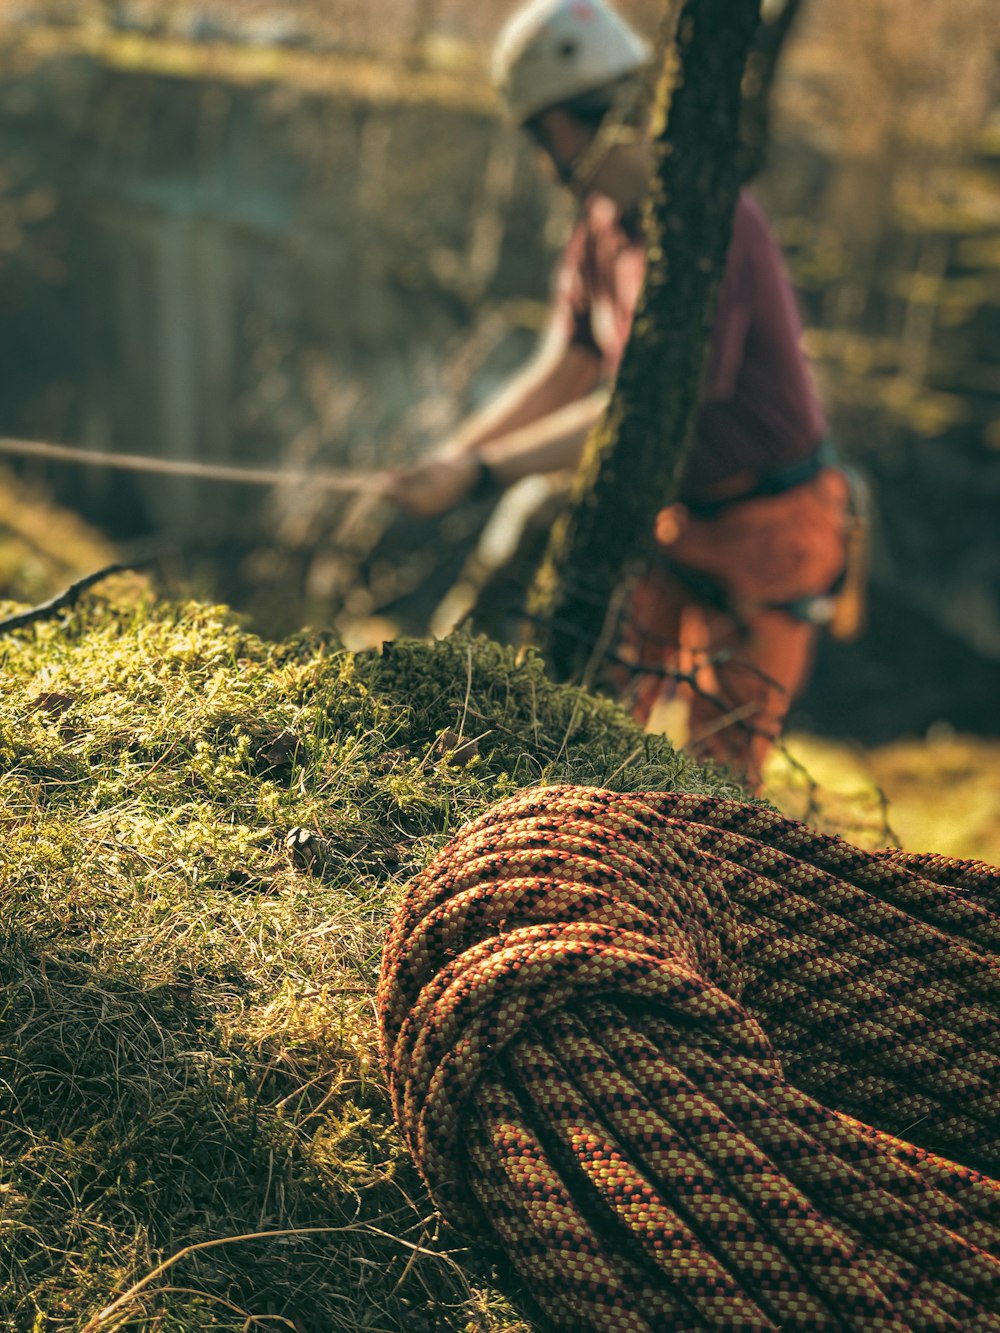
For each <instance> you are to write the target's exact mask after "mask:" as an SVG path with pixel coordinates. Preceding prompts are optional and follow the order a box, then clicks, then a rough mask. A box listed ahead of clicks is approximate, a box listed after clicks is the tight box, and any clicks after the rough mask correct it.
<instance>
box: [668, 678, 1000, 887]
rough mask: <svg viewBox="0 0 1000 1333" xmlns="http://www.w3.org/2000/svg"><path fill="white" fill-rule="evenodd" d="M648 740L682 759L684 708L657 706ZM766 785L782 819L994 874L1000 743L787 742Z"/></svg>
mask: <svg viewBox="0 0 1000 1333" xmlns="http://www.w3.org/2000/svg"><path fill="white" fill-rule="evenodd" d="M650 730H651V731H660V732H663V733H664V734H665V735H666V736H668V737H669V738H670V740H671V741H672V742H673V743H674V744H675V745H677V746H678V747H679V748H681V749H683V746H684V740H685V720H684V709H683V706H682V705H680V704H677V703H673V704H672V703H669V702H667V703H663V704H660V705H658V706H657V708H656V709H655V710H654V713H653V716H652V718H651V719H650ZM764 776H765V788H764V791H763V793H762V795H763V796H764V797H765V798H766V799H767V800H769V801H772V802H773V803H774V804H775V805H776V806H778V808H779V809H781V810H783V811H784V812H785V813H786V814H788V815H791V816H793V817H794V818H795V819H802V820H805V821H806V822H807V823H809V824H812V825H814V826H815V827H817V828H821V829H823V830H824V831H825V832H829V833H838V834H840V836H841V837H843V838H847V839H849V840H850V841H851V842H853V843H856V844H857V845H858V846H861V847H872V848H874V847H885V846H895V847H903V848H905V849H906V850H907V851H911V852H940V853H941V854H942V855H944V856H960V857H975V858H976V859H978V860H982V861H989V862H990V863H991V864H993V865H1000V740H984V739H981V738H979V737H976V736H960V735H956V734H955V733H954V732H953V731H952V730H951V729H950V728H949V727H948V726H947V725H946V724H939V725H938V726H937V727H935V728H932V729H931V731H930V732H929V733H928V735H927V736H926V737H925V738H924V739H916V738H913V739H907V740H899V741H894V742H892V744H890V745H880V746H876V747H875V748H873V749H865V748H864V747H863V746H861V745H859V744H857V743H856V742H852V741H837V740H828V739H824V738H821V737H819V736H810V735H807V734H805V733H802V732H792V733H790V734H789V735H787V736H785V737H784V738H783V740H782V741H781V743H780V745H779V746H778V747H777V748H776V749H775V750H774V751H773V752H772V754H771V757H770V759H769V761H768V763H767V766H766V768H765V774H764Z"/></svg>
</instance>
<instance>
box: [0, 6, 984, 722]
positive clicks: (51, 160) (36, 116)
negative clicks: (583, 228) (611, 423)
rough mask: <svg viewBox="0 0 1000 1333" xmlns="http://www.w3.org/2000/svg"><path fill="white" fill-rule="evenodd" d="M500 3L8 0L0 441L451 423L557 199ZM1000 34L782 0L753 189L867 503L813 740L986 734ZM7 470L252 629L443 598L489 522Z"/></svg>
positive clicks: (353, 460)
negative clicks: (542, 165) (505, 81)
mask: <svg viewBox="0 0 1000 1333" xmlns="http://www.w3.org/2000/svg"><path fill="white" fill-rule="evenodd" d="M622 8H623V9H624V10H626V11H627V13H628V14H629V15H630V16H631V17H632V18H633V19H634V20H635V21H636V22H637V23H639V24H640V25H641V26H643V27H644V28H645V29H646V30H647V31H650V32H652V31H653V30H655V26H656V22H657V20H658V18H659V16H660V13H661V11H662V8H663V7H662V6H661V4H659V3H656V2H655V0H630V2H623V4H622ZM507 9H508V6H507V5H506V4H502V3H498V2H497V0H488V2H487V3H479V4H476V5H471V4H469V3H467V0H380V2H379V3H378V4H377V5H373V4H371V3H363V0H324V3H310V2H307V0H297V2H296V0H284V3H281V4H278V3H275V2H274V0H211V2H210V0H203V2H202V3H191V2H188V0H185V2H181V0H104V2H103V3H97V2H96V0H93V2H92V3H82V2H81V0H48V3H45V2H43V0H37V2H36V3H29V0H5V2H4V3H0V353H2V356H3V364H4V367H5V374H4V376H3V377H2V380H0V433H6V434H10V435H23V436H29V437H31V438H42V439H55V440H60V441H67V442H73V443H78V444H80V445H82V446H83V447H85V448H86V447H89V448H92V449H116V450H120V451H123V452H138V453H146V454H150V455H153V456H159V457H172V458H202V459H206V458H207V459H213V460H220V461H229V462H251V463H253V462H256V463H262V464H263V463H268V464H273V463H275V462H279V463H285V464H287V465H288V466H294V467H309V466H310V465H313V464H315V465H322V466H335V467H336V466H344V467H351V468H357V467H362V468H365V467H371V466H378V465H382V464H384V463H386V462H390V461H393V460H401V459H404V458H407V457H411V456H412V455H413V454H415V453H416V452H418V451H419V450H421V449H423V448H426V447H428V446H430V445H433V444H434V443H435V442H437V441H438V440H440V439H441V438H443V437H444V436H445V435H446V434H447V432H448V431H449V429H450V428H451V427H452V426H453V425H454V423H455V422H456V421H457V420H458V419H459V418H460V417H461V416H462V414H463V413H464V412H465V411H467V410H468V408H469V407H470V406H474V405H476V404H478V403H480V402H482V401H483V399H484V398H486V397H487V396H488V395H489V394H490V393H491V392H492V391H493V390H494V389H495V388H496V386H497V385H498V383H499V382H500V381H501V380H502V378H503V376H504V375H505V374H506V373H507V372H508V371H509V370H510V369H512V368H513V367H514V366H516V365H517V364H518V363H519V361H520V360H521V359H522V358H523V357H524V356H525V355H526V354H527V353H528V352H529V351H530V349H531V348H532V346H533V344H534V341H535V339H536V338H537V336H538V332H539V330H540V328H541V327H542V324H543V321H544V318H545V302H546V299H547V294H548V284H549V279H550V274H551V268H552V264H553V262H554V259H555V256H556V255H557V254H558V250H559V247H560V245H561V242H562V240H563V239H564V237H565V235H566V232H567V229H568V226H569V224H570V220H571V213H570V209H569V206H568V204H567V202H566V200H565V199H563V198H561V197H560V196H558V195H556V194H555V193H554V192H553V191H552V190H551V188H550V187H549V186H548V185H547V184H546V182H545V181H544V180H543V179H542V178H541V177H540V175H539V174H538V172H537V171H536V170H535V166H534V163H533V161H532V159H531V156H530V154H529V152H528V151H527V150H526V148H525V146H524V145H523V144H521V143H520V142H519V140H518V137H517V136H516V134H514V132H513V131H512V130H511V129H510V127H508V126H507V125H506V124H505V123H504V122H503V120H502V119H501V118H500V117H499V116H498V114H497V109H496V107H495V105H494V103H493V100H492V97H491V95H490V93H489V90H488V79H487V77H486V69H487V62H488V52H489V47H490V43H491V41H492V38H493V36H494V34H495V32H496V30H497V28H498V27H499V24H500V22H501V21H502V19H503V17H504V15H505V13H506V12H507ZM998 52H1000V16H998V11H997V9H996V6H995V4H994V3H993V0H963V2H962V3H961V4H954V3H953V0H919V2H918V0H870V2H867V3H862V2H861V0H849V3H847V4H843V3H836V2H835V0H808V2H807V3H806V5H805V6H804V12H803V14H802V16H801V19H800V21H799V23H798V26H797V28H796V30H795V31H794V33H793V36H792V39H791V40H790V41H789V44H788V47H787V50H786V53H785V56H784V59H783V63H782V66H781V69H780V73H779V79H778V83H777V86H776V88H775V94H774V97H775V114H774V120H773V136H772V143H771V149H770V153H769V157H768V165H767V167H766V169H765V171H764V173H763V175H762V176H761V178H760V179H759V180H758V182H757V183H756V188H757V190H758V193H759V194H760V196H761V197H762V199H763V201H764V203H765V205H766V206H767V208H768V209H769V211H770V213H771V215H772V217H773V219H774V222H775V225H776V228H777V230H778V232H779V235H780V237H781V239H782V241H783V244H784V246H785V248H786V253H787V254H788V257H789V261H790V263H791V265H792V269H793V273H794V276H795V280H796V283H797V286H798V289H799V291H800V294H801V299H802V302H803V305H804V309H805V313H806V317H807V323H808V326H809V332H808V340H809V349H810V352H811V354H812V355H813V358H814V361H815V364H816V367H817V373H818V374H819V376H820V378H821V380H822V383H823V388H824V396H825V401H826V403H827V407H828V410H829V414H830V417H831V420H832V422H833V426H834V432H835V435H836V437H837V439H838V442H839V444H840V447H841V449H842V451H843V453H844V454H845V455H846V456H847V457H848V459H849V460H850V461H851V462H853V463H855V464H856V465H858V466H859V467H860V468H861V469H862V470H863V471H865V472H866V473H867V474H868V476H869V477H870V479H871V480H872V482H873V485H874V489H875V493H876V497H877V508H878V521H877V529H876V543H875V560H874V578H873V588H872V614H871V622H870V626H869V630H868V632H867V634H866V635H865V637H864V638H863V639H862V640H861V641H860V642H859V643H856V644H851V645H835V644H826V645H824V649H823V653H822V655H821V658H820V661H819V663H818V666H817V672H816V676H815V680H814V684H813V686H812V688H811V690H810V692H809V694H808V696H807V697H806V699H805V700H804V701H803V703H802V705H801V707H800V710H799V720H800V722H801V723H804V724H807V725H808V726H809V727H810V728H811V729H813V730H814V731H819V732H826V733H828V734H834V735H841V736H853V737H858V738H860V739H863V740H866V741H870V742H876V741H884V740H888V739H890V738H891V737H893V736H896V735H898V734H900V733H902V732H911V733H916V734H923V732H925V731H926V729H927V728H928V727H929V726H932V725H934V724H935V723H943V724H944V725H946V726H952V727H955V728H958V729H961V730H964V731H973V732H979V733H995V732H996V731H997V727H998V722H1000V714H998V711H997V709H996V706H995V700H996V693H997V691H996V684H997V679H998V674H1000V673H998V665H997V664H998V662H1000V542H998V538H997V522H996V513H997V499H998V494H1000V111H998V86H997V66H998ZM19 472H20V474H21V475H22V477H26V480H27V481H28V482H29V483H30V484H31V485H34V486H37V485H41V484H43V485H44V486H46V487H47V488H48V491H49V493H50V494H51V495H52V497H53V498H54V500H55V501H56V502H58V503H60V504H63V505H65V506H69V507H71V508H72V509H73V510H74V511H75V512H76V513H77V514H79V515H82V516H83V517H84V518H86V519H87V520H88V521H89V522H90V523H92V524H93V525H95V527H96V528H97V529H99V530H100V532H101V533H103V534H106V536H107V537H108V538H109V539H113V540H115V541H118V542H119V543H121V542H126V543H127V542H129V541H131V540H134V539H137V538H143V539H146V538H148V537H149V536H150V535H155V537H156V539H157V540H158V541H160V542H161V544H162V549H163V552H164V559H163V567H164V569H165V570H166V572H167V574H168V577H170V578H174V579H176V580H177V581H178V582H187V583H191V582H193V583H194V586H195V587H196V589H197V590H198V591H200V592H202V593H204V594H205V595H210V596H213V597H218V598H224V599H226V600H228V601H230V602H232V603H233V604H234V605H236V606H237V607H238V608H240V609H242V610H245V611H246V612H248V614H249V615H250V616H251V617H252V619H253V621H254V624H255V627H257V628H259V629H262V630H264V631H265V632H269V633H281V632H285V631H287V630H291V629H294V628H296V627H298V626H299V625H300V624H302V623H304V622H307V621H308V622H311V623H315V624H330V623H333V624H335V625H336V626H337V627H338V629H339V630H340V631H341V633H343V634H344V636H345V638H346V639H347V641H348V642H349V643H352V644H353V643H356V644H359V645H360V644H363V643H365V642H369V641H377V640H379V639H381V638H384V637H388V636H390V635H391V634H393V633H394V632H396V631H398V630H405V631H409V632H422V631H425V630H426V629H427V627H428V625H429V624H431V623H434V614H435V610H436V608H438V607H439V606H440V605H441V603H442V601H446V599H447V594H448V591H449V588H450V587H451V586H452V585H453V583H454V581H455V579H456V578H457V577H459V574H460V571H461V570H462V568H463V564H464V562H465V560H466V558H467V556H468V552H469V550H470V547H471V545H472V544H473V543H474V541H475V539H476V536H477V534H478V532H479V530H480V529H481V527H482V524H483V519H484V515H483V514H482V513H481V512H480V511H477V510H475V509H474V508H473V509H469V510H461V511H459V512H457V513H456V514H454V515H452V516H449V518H448V519H446V520H445V521H444V522H443V523H441V524H439V525H436V526H433V527H431V526H428V525H426V524H420V523H417V522H415V521H409V520H403V519H400V518H398V517H397V518H393V517H392V516H391V515H386V514H383V513H378V512H375V510H374V509H373V507H371V506H367V507H366V506H364V505H363V504H362V505H360V506H359V505H358V504H350V503H349V502H346V501H344V500H331V498H330V497H329V496H324V495H317V494H315V493H312V492H310V491H308V490H302V489H299V490H295V489H292V488H281V489H280V490H277V491H271V492H268V491H265V490H259V491H250V490H248V489H247V488H239V487H227V486H221V485H206V484H204V483H194V482H191V481H187V480H179V479H164V478H149V479H147V478H141V477H136V476H133V475H129V474H124V473H114V472H101V471H98V470H92V469H84V468H72V467H66V466H64V465H60V466H55V465H52V466H47V467H44V468H43V467H41V466H39V465H32V466H31V467H24V466H22V467H20V468H19ZM2 522H3V520H2V518H0V523H2ZM12 563H13V562H12V560H11V559H6V558H5V559H4V561H3V563H2V565H0V568H2V569H3V570H4V571H5V577H6V571H7V570H8V569H9V568H10V567H11V566H12ZM55 568H57V569H58V568H59V566H58V562H57V563H56V566H55ZM10 577H11V579H13V578H14V576H13V575H11V576H10ZM18 586H19V585H18V584H17V583H16V580H15V581H13V582H9V583H8V584H7V590H8V592H9V593H10V595H15V593H16V590H17V588H18Z"/></svg>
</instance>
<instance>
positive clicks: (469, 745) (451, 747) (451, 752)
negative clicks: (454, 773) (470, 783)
mask: <svg viewBox="0 0 1000 1333" xmlns="http://www.w3.org/2000/svg"><path fill="white" fill-rule="evenodd" d="M434 748H435V750H436V752H437V753H438V754H439V755H440V756H441V757H442V758H443V759H444V758H446V759H447V760H448V763H449V764H454V765H455V767H456V768H464V767H465V766H466V764H470V763H471V762H472V760H473V759H475V757H476V755H477V754H478V753H479V742H478V741H477V740H463V739H462V737H461V736H459V734H458V732H457V731H442V733H441V735H440V736H439V737H438V738H437V744H436V745H435V747H434Z"/></svg>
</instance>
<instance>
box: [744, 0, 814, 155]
mask: <svg viewBox="0 0 1000 1333" xmlns="http://www.w3.org/2000/svg"><path fill="white" fill-rule="evenodd" d="M801 11H802V0H784V3H783V4H782V5H781V7H780V9H779V10H778V11H777V13H772V14H766V13H765V17H764V20H763V22H762V23H761V24H760V26H759V27H758V29H757V36H756V37H755V38H754V43H753V46H752V48H751V50H750V55H749V57H748V59H747V67H746V73H745V75H744V78H743V109H742V111H741V113H740V153H741V154H742V158H743V169H742V177H743V180H744V181H750V180H753V178H754V177H755V176H757V175H759V174H760V172H761V171H762V170H763V169H764V165H765V157H766V154H767V143H768V139H769V138H770V134H771V85H772V84H773V83H774V75H775V71H776V70H777V68H778V60H779V57H780V56H781V52H782V50H783V49H784V45H785V40H786V38H787V37H788V34H789V33H790V32H791V30H792V27H793V25H794V23H795V20H796V19H797V18H798V16H799V14H800V13H801Z"/></svg>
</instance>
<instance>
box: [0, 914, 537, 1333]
mask: <svg viewBox="0 0 1000 1333" xmlns="http://www.w3.org/2000/svg"><path fill="white" fill-rule="evenodd" d="M0 987H2V989H0V1014H2V1027H0V1052H2V1054H0V1079H2V1087H3V1097H2V1102H0V1105H2V1106H3V1107H4V1110H3V1112H2V1113H0V1156H2V1159H3V1161H4V1163H5V1165H4V1167H3V1171H4V1178H3V1180H2V1184H0V1205H2V1207H0V1214H2V1221H3V1224H4V1230H5V1237H6V1244H5V1247H4V1257H3V1259H2V1260H0V1316H2V1319H3V1320H9V1321H10V1322H9V1323H4V1327H8V1328H11V1329H12V1330H16V1331H17V1333H21V1330H25V1333H27V1331H28V1330H32V1331H33V1333H38V1330H40V1329H44V1330H46V1333H51V1330H56V1329H66V1330H68V1329H71V1328H72V1329H74V1330H79V1329H81V1328H83V1327H86V1328H88V1329H91V1328H93V1329H95V1330H96V1329H102V1330H103V1329H112V1328H120V1327H126V1326H128V1327H130V1328H136V1327H144V1328H145V1327H149V1328H153V1327H156V1328H158V1329H160V1328H162V1329H172V1330H191V1331H192V1333H194V1330H210V1329H213V1330H214V1329H233V1330H235V1329H243V1328H286V1329H287V1328H291V1329H296V1330H299V1331H300V1333H306V1331H308V1333H319V1331H320V1330H323V1331H326V1330H330V1333H335V1331H338V1330H347V1329H350V1330H357V1329H373V1330H374V1329H384V1330H387V1331H392V1333H396V1331H397V1330H399V1331H402V1330H407V1333H411V1331H416V1333H420V1331H421V1330H426V1331H427V1333H431V1330H439V1329H440V1330H446V1329H476V1328H482V1329H484V1330H485V1329H493V1328H496V1329H500V1328H506V1329H513V1328H516V1327H517V1326H518V1323H517V1322H515V1321H514V1319H513V1318H512V1317H508V1315H507V1314H505V1313H504V1309H503V1303H502V1301H501V1300H500V1298H498V1297H496V1296H494V1295H492V1294H491V1293H489V1292H487V1291H486V1290H484V1289H483V1276H484V1275H483V1273H482V1271H481V1269H482V1260H475V1259H472V1261H471V1267H468V1268H467V1265H466V1260H467V1259H469V1258H470V1256H467V1255H465V1253H464V1252H458V1251H456V1252H453V1253H452V1252H449V1251H448V1249H447V1247H446V1245H445V1244H443V1243H442V1242H441V1241H440V1239H439V1238H438V1237H437V1236H436V1232H435V1228H434V1223H433V1220H432V1219H431V1218H430V1214H431V1212H432V1210H431V1208H430V1205H429V1202H428V1200H427V1197H426V1195H425V1194H424V1192H423V1190H422V1187H421V1186H420V1184H419V1181H418V1179H417V1178H416V1175H415V1172H414V1170H413V1168H412V1165H411V1164H410V1161H409V1158H408V1157H407V1156H406V1154H405V1152H404V1150H403V1149H402V1148H401V1146H400V1144H399V1142H398V1140H397V1138H396V1135H395V1132H394V1131H393V1130H392V1128H391V1126H390V1125H389V1122H388V1111H387V1108H386V1107H385V1104H384V1102H383V1100H382V1097H381V1092H380V1089H379V1088H378V1087H377V1086H374V1084H373V1083H372V1081H371V1080H370V1079H369V1078H362V1077H359V1073H358V1070H357V1069H356V1068H352V1061H351V1059H350V1055H349V1053H348V1052H347V1051H346V1050H345V1052H344V1058H343V1060H342V1061H341V1064H340V1067H332V1066H331V1067H330V1068H328V1069H326V1070H324V1071H321V1073H320V1074H319V1075H318V1076H315V1077H313V1078H311V1079H308V1080H305V1081H303V1078H302V1072H303V1071H302V1068H301V1067H300V1065H296V1064H295V1063H294V1062H290V1061H284V1062H283V1061H282V1060H281V1059H280V1058H276V1053H275V1050H274V1049H270V1050H268V1049H258V1050H257V1051H253V1050H249V1049H247V1048H246V1047H244V1048H243V1049H241V1047H240V1044H239V1043H238V1042H237V1041H235V1040H233V1039H232V1038H231V1037H227V1035H226V1032H227V1030H226V1027H225V1025H224V1024H220V1022H219V1016H218V1014H217V1013H216V1012H215V1011H214V1009H213V1007H212V1005H211V1004H210V1003H208V1002H207V1000H206V997H203V996H201V995H200V994H199V990H198V987H197V985H189V984H187V983H185V982H183V981H176V980H174V981H169V982H162V981H161V982H158V983H151V982H149V981H146V982H145V983H144V981H143V979H142V977H141V976H137V975H135V974H134V972H130V969H129V967H128V965H127V963H122V964H120V965H118V964H116V965H115V966H109V965H107V964H106V963H105V964H102V963H101V962H99V961H97V960H96V959H95V957H94V956H92V955H90V954H88V953H87V952H85V951H84V950H79V951H77V952H73V951H71V950H68V949H66V948H65V947H60V946H59V945H55V946H54V947H49V946H48V945H47V943H46V941H45V940H44V939H40V938H33V937H31V936H29V935H24V934H18V933H16V932H13V931H8V932H7V933H6V935H5V936H4V937H3V938H2V939H0ZM300 1064H301V1062H300ZM308 1228H337V1229H338V1230H336V1231H333V1232H331V1233H330V1234H312V1235H296V1234H287V1233H288V1232H292V1233H294V1232H296V1231H305V1230H307V1229H308ZM277 1231H284V1232H285V1233H286V1234H284V1235H281V1236H272V1237H270V1238H269V1237H267V1236H264V1237H258V1236H256V1233H260V1232H277ZM238 1236H251V1237H254V1238H252V1239H245V1240H242V1241H238V1242H234V1243H232V1244H226V1245H222V1246H218V1247H216V1248H211V1249H206V1250H202V1251H196V1252H194V1253H190V1254H185V1255H184V1256H183V1257H181V1258H180V1259H179V1261H178V1262H177V1263H176V1264H174V1265H172V1266H171V1267H170V1268H169V1270H168V1271H166V1272H164V1273H163V1274H162V1275H161V1276H160V1277H159V1278H157V1279H156V1280H154V1281H153V1282H151V1283H150V1284H149V1285H148V1286H147V1287H145V1288H143V1289H142V1290H140V1291H139V1292H137V1293H136V1294H135V1297H134V1298H133V1299H130V1300H128V1301H127V1302H125V1304H124V1306H123V1307H121V1308H119V1309H118V1310H117V1311H116V1312H115V1313H109V1315H108V1317H107V1318H106V1319H103V1320H102V1319H99V1318H98V1316H99V1313H100V1312H101V1311H102V1310H104V1309H106V1308H107V1307H108V1306H110V1305H111V1303H112V1302H113V1301H115V1300H116V1298H118V1297H120V1296H121V1295H122V1293H124V1292H126V1291H127V1290H128V1289H129V1288H130V1287H132V1286H133V1285H134V1284H136V1283H137V1282H140V1281H141V1279H143V1278H144V1277H145V1276H146V1275H147V1274H149V1273H150V1272H151V1271H152V1270H153V1269H154V1268H156V1266H157V1265H158V1264H159V1263H161V1262H162V1261H163V1260H164V1259H167V1258H169V1257H170V1256H171V1255H174V1254H176V1253H177V1252H178V1251H179V1250H182V1249H184V1248H185V1247H188V1246H197V1245H199V1244H201V1243H204V1242H207V1241H215V1240H218V1239H220V1238H223V1237H238ZM458 1259H461V1260H462V1264H461V1265H460V1264H459V1262H458ZM477 1270H478V1271H477ZM466 1271H468V1276H467V1275H466ZM88 1320H90V1321H91V1323H88V1322H87V1321H88ZM122 1321H124V1322H122ZM520 1326H521V1327H522V1328H524V1327H527V1326H526V1325H523V1324H522V1325H520Z"/></svg>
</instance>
